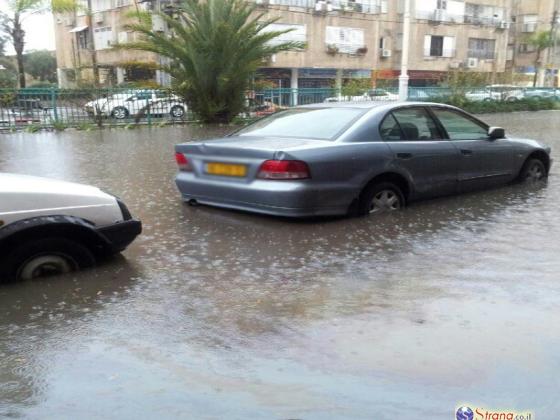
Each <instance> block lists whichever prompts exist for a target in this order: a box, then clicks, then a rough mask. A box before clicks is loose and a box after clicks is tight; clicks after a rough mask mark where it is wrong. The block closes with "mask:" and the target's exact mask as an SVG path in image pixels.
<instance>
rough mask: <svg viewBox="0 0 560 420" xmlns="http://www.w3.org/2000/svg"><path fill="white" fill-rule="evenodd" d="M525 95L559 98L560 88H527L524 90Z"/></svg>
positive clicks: (529, 96) (534, 97) (536, 97)
mask: <svg viewBox="0 0 560 420" xmlns="http://www.w3.org/2000/svg"><path fill="white" fill-rule="evenodd" d="M524 97H525V98H533V99H559V98H560V89H527V90H525V92H524Z"/></svg>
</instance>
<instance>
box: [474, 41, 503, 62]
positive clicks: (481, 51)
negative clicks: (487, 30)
mask: <svg viewBox="0 0 560 420" xmlns="http://www.w3.org/2000/svg"><path fill="white" fill-rule="evenodd" d="M495 49H496V40H495V39H483V38H469V51H468V57H472V58H480V59H486V60H492V59H493V58H494V50H495Z"/></svg>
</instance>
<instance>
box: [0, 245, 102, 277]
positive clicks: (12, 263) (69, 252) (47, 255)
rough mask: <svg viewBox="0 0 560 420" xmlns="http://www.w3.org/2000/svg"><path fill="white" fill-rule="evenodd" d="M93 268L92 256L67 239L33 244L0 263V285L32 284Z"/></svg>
mask: <svg viewBox="0 0 560 420" xmlns="http://www.w3.org/2000/svg"><path fill="white" fill-rule="evenodd" d="M93 265H95V257H94V255H93V253H92V252H91V251H90V250H89V249H88V248H87V247H86V246H84V245H83V244H81V243H79V242H76V241H74V240H71V239H66V238H43V239H38V240H32V241H29V242H27V243H24V244H23V245H20V246H18V247H17V248H15V249H14V250H13V251H12V252H11V253H9V254H8V255H7V256H6V257H5V258H4V259H3V260H2V261H0V267H2V268H0V283H1V282H14V281H19V280H33V279H35V278H39V277H46V276H50V275H56V274H64V273H69V272H72V271H76V270H79V269H83V268H88V267H91V266H93Z"/></svg>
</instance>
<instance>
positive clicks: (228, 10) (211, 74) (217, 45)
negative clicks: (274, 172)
mask: <svg viewBox="0 0 560 420" xmlns="http://www.w3.org/2000/svg"><path fill="white" fill-rule="evenodd" d="M134 16H135V17H136V20H135V21H134V23H132V24H130V25H129V26H128V29H130V30H133V31H136V32H138V33H140V34H141V36H142V39H141V40H139V41H137V42H133V43H130V44H125V45H123V46H120V47H121V48H127V49H136V50H143V51H150V52H153V53H156V54H159V55H160V56H163V57H167V58H168V60H169V64H167V65H164V66H162V67H161V69H162V70H164V71H166V72H167V73H169V74H170V75H171V76H172V78H173V89H174V91H175V92H176V93H177V94H179V95H180V96H182V97H183V98H184V99H185V100H186V102H187V103H188V104H189V106H190V107H191V109H192V110H193V112H194V113H195V114H196V115H197V116H198V117H199V118H200V119H201V120H202V121H203V122H205V123H216V122H219V123H228V122H230V121H231V120H232V119H233V118H234V117H235V116H236V115H237V114H239V113H240V112H241V111H242V110H243V109H244V107H245V92H246V90H247V89H248V88H249V86H250V83H251V78H252V76H253V75H254V74H255V72H256V70H257V68H258V67H260V66H262V63H263V61H264V60H267V59H268V58H269V57H270V56H272V54H275V53H278V52H280V51H288V50H294V49H299V48H303V47H304V44H303V43H300V42H279V41H278V40H276V41H273V40H274V39H275V38H277V37H278V36H280V35H282V34H284V33H286V32H289V31H290V30H286V31H272V30H270V28H268V26H270V25H271V24H272V23H274V22H276V20H277V19H268V18H265V16H264V13H256V5H255V4H251V3H249V2H247V1H245V0H207V1H197V0H186V1H184V2H183V3H181V4H180V5H179V6H178V7H177V8H176V9H175V10H174V11H173V16H168V15H166V14H155V15H154V16H153V19H161V20H163V22H164V23H165V24H166V25H167V26H168V28H169V30H170V34H169V33H165V32H157V31H154V30H153V29H152V16H150V15H149V14H145V13H136V14H135V15H134Z"/></svg>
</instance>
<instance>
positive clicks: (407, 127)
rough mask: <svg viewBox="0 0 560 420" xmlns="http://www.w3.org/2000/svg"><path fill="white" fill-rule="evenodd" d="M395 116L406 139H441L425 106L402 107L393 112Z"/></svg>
mask: <svg viewBox="0 0 560 420" xmlns="http://www.w3.org/2000/svg"><path fill="white" fill-rule="evenodd" d="M393 116H394V117H395V119H396V120H397V122H398V123H399V126H400V128H401V130H402V132H403V134H404V137H405V138H406V140H413V141H414V140H439V139H441V138H442V137H441V134H440V132H439V129H438V127H437V125H436V123H435V121H434V120H433V119H432V117H431V116H430V114H428V112H427V111H426V109H424V108H421V107H419V108H402V109H398V110H396V111H394V112H393Z"/></svg>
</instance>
